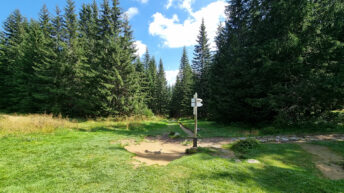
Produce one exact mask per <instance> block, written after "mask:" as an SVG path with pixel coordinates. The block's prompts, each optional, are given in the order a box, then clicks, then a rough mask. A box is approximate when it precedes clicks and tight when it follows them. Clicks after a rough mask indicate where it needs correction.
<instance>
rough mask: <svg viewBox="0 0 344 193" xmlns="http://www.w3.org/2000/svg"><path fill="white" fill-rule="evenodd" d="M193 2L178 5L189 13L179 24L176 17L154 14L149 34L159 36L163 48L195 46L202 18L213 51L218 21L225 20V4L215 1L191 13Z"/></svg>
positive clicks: (184, 1) (185, 1) (220, 0)
mask: <svg viewBox="0 0 344 193" xmlns="http://www.w3.org/2000/svg"><path fill="white" fill-rule="evenodd" d="M193 1H194V0H183V1H182V3H181V4H180V7H181V8H183V9H185V10H186V11H187V12H188V13H189V16H188V18H187V19H186V20H184V22H180V21H179V18H178V16H177V15H173V16H172V18H167V17H165V16H164V15H162V14H161V13H159V12H157V13H155V14H154V15H153V16H152V17H153V22H152V23H150V24H149V33H150V34H151V35H153V36H159V37H160V38H161V39H163V44H164V46H167V47H169V48H180V47H183V46H193V45H195V44H196V38H197V36H198V33H199V27H200V25H201V22H202V19H203V18H204V22H205V25H206V28H207V33H208V38H209V39H210V43H211V47H212V49H213V48H214V46H215V43H214V38H215V36H216V31H217V27H218V24H219V23H220V21H221V20H223V19H224V18H225V13H224V12H225V6H226V5H227V3H226V2H225V1H224V0H217V1H216V2H213V3H210V4H209V5H207V6H206V7H203V8H202V9H200V10H198V11H195V12H193V11H192V7H191V5H192V3H193Z"/></svg>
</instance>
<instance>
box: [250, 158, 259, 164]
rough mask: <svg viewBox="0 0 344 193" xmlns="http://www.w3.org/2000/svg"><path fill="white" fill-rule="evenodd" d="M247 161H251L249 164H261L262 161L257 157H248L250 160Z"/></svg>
mask: <svg viewBox="0 0 344 193" xmlns="http://www.w3.org/2000/svg"><path fill="white" fill-rule="evenodd" d="M247 163H249V164H259V163H260V161H258V160H255V159H248V160H247Z"/></svg>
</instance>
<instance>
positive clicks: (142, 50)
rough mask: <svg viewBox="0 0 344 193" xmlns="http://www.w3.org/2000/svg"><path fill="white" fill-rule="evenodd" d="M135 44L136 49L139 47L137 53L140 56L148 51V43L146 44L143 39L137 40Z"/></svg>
mask: <svg viewBox="0 0 344 193" xmlns="http://www.w3.org/2000/svg"><path fill="white" fill-rule="evenodd" d="M135 46H136V49H137V52H136V54H137V55H138V56H140V57H141V56H143V54H144V53H146V49H147V45H146V44H144V43H142V42H141V41H139V40H138V41H136V42H135Z"/></svg>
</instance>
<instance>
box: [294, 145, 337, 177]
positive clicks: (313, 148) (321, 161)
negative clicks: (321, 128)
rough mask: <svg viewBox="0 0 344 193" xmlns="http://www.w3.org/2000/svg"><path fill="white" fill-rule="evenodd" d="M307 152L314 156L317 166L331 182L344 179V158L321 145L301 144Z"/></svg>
mask: <svg viewBox="0 0 344 193" xmlns="http://www.w3.org/2000/svg"><path fill="white" fill-rule="evenodd" d="M300 146H301V147H302V148H303V149H304V150H306V151H307V152H309V153H311V154H313V155H314V160H313V161H314V164H315V166H316V167H317V168H318V169H319V170H320V171H321V172H322V173H323V175H324V176H325V177H327V178H329V179H331V180H341V179H344V169H343V166H342V165H341V163H343V161H344V159H343V157H341V156H339V155H337V154H336V153H334V152H332V151H331V150H330V149H328V148H327V147H324V146H320V145H311V144H300Z"/></svg>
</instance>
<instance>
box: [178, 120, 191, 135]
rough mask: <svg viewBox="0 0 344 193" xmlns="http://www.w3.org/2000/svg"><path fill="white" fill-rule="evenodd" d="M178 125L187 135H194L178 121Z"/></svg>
mask: <svg viewBox="0 0 344 193" xmlns="http://www.w3.org/2000/svg"><path fill="white" fill-rule="evenodd" d="M179 126H180V128H181V129H182V130H183V131H184V132H185V133H186V134H187V135H188V136H189V137H193V136H194V133H192V132H191V131H190V130H189V129H187V128H185V127H184V126H183V125H182V124H180V123H179Z"/></svg>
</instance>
